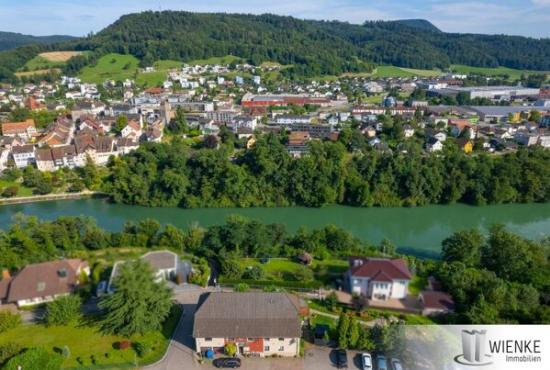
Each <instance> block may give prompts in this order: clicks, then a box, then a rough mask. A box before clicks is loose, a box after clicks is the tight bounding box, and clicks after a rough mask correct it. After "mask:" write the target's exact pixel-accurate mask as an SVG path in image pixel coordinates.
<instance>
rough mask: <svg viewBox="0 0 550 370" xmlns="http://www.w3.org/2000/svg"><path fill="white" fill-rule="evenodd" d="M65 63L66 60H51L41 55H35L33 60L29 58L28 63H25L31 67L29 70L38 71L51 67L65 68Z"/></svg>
mask: <svg viewBox="0 0 550 370" xmlns="http://www.w3.org/2000/svg"><path fill="white" fill-rule="evenodd" d="M64 65H65V62H51V61H49V60H47V59H45V58H42V57H41V56H40V55H37V56H35V57H34V58H32V59H31V60H29V61H28V62H27V63H25V67H27V68H28V69H29V71H36V70H41V69H50V68H63V66H64Z"/></svg>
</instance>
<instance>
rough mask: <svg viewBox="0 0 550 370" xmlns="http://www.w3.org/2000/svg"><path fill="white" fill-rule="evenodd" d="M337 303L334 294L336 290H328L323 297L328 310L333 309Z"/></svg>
mask: <svg viewBox="0 0 550 370" xmlns="http://www.w3.org/2000/svg"><path fill="white" fill-rule="evenodd" d="M337 305H338V295H337V294H336V292H330V293H329V294H328V295H327V296H326V297H325V306H326V308H328V309H329V310H334V309H335V308H336V306H337Z"/></svg>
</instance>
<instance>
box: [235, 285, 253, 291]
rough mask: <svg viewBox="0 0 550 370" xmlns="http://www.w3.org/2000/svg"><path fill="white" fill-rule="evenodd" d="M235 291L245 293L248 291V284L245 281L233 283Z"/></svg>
mask: <svg viewBox="0 0 550 370" xmlns="http://www.w3.org/2000/svg"><path fill="white" fill-rule="evenodd" d="M235 291H236V292H239V293H246V292H249V291H250V286H249V285H248V284H245V283H239V284H236V285H235Z"/></svg>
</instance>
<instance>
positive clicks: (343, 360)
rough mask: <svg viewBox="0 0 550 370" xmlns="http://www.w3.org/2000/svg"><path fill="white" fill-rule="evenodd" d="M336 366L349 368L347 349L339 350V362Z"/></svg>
mask: <svg viewBox="0 0 550 370" xmlns="http://www.w3.org/2000/svg"><path fill="white" fill-rule="evenodd" d="M336 367H337V368H338V369H347V368H348V353H347V352H346V350H345V349H339V350H338V362H337V365H336Z"/></svg>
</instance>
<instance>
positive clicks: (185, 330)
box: [147, 285, 207, 370]
mask: <svg viewBox="0 0 550 370" xmlns="http://www.w3.org/2000/svg"><path fill="white" fill-rule="evenodd" d="M206 291H207V290H206V289H202V288H199V287H196V286H193V285H188V286H187V289H186V290H184V291H179V292H177V293H176V299H177V301H178V302H179V303H180V304H181V305H182V307H183V311H184V313H183V318H182V319H181V321H180V323H179V325H178V327H177V328H176V332H175V333H174V337H173V338H172V341H171V342H170V347H168V351H167V353H166V356H165V357H164V359H162V361H160V362H159V363H157V364H156V365H152V366H148V367H147V369H154V370H172V369H174V370H175V369H194V368H199V367H200V366H199V364H198V363H197V361H196V360H195V358H194V355H193V350H194V348H195V341H194V339H193V338H192V337H191V334H192V330H193V317H194V315H195V310H196V308H197V302H198V300H199V297H200V295H201V294H203V293H205V292H206Z"/></svg>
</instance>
